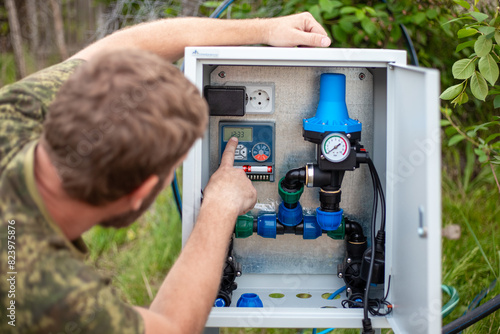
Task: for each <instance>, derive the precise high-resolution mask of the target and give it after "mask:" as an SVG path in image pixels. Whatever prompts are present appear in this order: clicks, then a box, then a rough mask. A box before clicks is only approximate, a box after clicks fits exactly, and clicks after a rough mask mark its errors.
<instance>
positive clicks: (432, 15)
mask: <svg viewBox="0 0 500 334" xmlns="http://www.w3.org/2000/svg"><path fill="white" fill-rule="evenodd" d="M425 15H427V18H428V19H429V20H434V19H435V18H436V17H437V16H438V12H437V10H435V9H428V10H427V11H426V12H425Z"/></svg>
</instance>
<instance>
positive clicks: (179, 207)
mask: <svg viewBox="0 0 500 334" xmlns="http://www.w3.org/2000/svg"><path fill="white" fill-rule="evenodd" d="M172 192H173V195H174V199H175V205H176V206H177V211H178V212H179V216H180V217H181V220H182V200H181V195H180V193H179V186H178V184H177V173H176V172H175V171H174V180H173V181H172Z"/></svg>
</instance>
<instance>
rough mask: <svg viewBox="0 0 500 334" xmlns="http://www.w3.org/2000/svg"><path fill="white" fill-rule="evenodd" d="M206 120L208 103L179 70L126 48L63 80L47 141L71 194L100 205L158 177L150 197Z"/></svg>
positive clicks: (48, 122)
mask: <svg viewBox="0 0 500 334" xmlns="http://www.w3.org/2000/svg"><path fill="white" fill-rule="evenodd" d="M207 120H208V108H207V105H206V103H205V101H204V100H203V98H202V97H201V96H200V94H199V92H198V90H197V89H196V87H195V86H194V85H192V84H191V83H190V82H189V81H188V80H187V79H186V78H185V77H184V76H183V75H182V73H181V72H180V71H179V70H178V69H177V68H175V67H174V66H173V65H171V64H169V63H168V62H166V61H165V60H163V59H161V58H159V57H158V56H156V55H153V54H150V53H147V52H144V51H136V50H121V51H114V52H109V53H105V54H101V55H100V56H98V57H96V58H94V59H92V61H90V62H89V63H87V64H84V65H82V66H81V67H80V68H79V69H78V70H77V71H76V72H75V73H74V74H73V75H72V76H71V77H70V79H69V80H68V81H67V82H65V83H64V84H63V86H62V87H61V89H60V90H59V92H58V94H57V96H56V99H55V101H54V102H53V103H52V105H51V106H50V111H49V113H48V115H47V119H46V121H45V123H44V132H43V136H42V141H41V143H42V145H43V147H44V149H45V150H46V151H47V153H48V154H49V157H50V159H51V161H52V163H53V164H54V165H55V167H56V169H57V170H58V174H59V176H60V178H61V182H62V187H63V189H64V190H65V192H66V193H67V194H68V195H69V196H70V197H72V198H74V199H76V200H80V201H83V202H86V203H88V204H91V205H93V206H102V205H105V204H108V203H111V202H113V201H116V200H117V199H119V198H122V197H123V196H127V195H129V194H131V193H132V192H133V191H134V190H136V189H137V188H139V187H140V186H141V185H142V184H143V183H144V182H146V181H147V180H148V178H150V177H151V176H154V175H156V176H158V178H159V182H157V185H156V186H155V188H154V191H153V192H152V193H154V195H153V194H152V195H151V196H150V197H152V198H148V199H147V201H145V202H151V201H152V200H153V199H154V197H155V195H156V194H157V193H158V192H159V191H160V190H161V188H162V185H163V184H164V182H165V179H166V178H167V176H168V175H170V174H171V172H172V171H173V168H174V165H175V164H177V163H178V162H179V160H180V159H181V158H182V157H183V156H184V155H185V154H186V153H187V151H188V150H189V148H190V147H191V146H192V145H193V143H194V141H195V140H196V139H197V138H200V137H201V136H202V134H203V132H204V130H205V127H206V124H207ZM145 204H146V203H144V205H145ZM142 209H143V208H141V209H140V210H138V211H142Z"/></svg>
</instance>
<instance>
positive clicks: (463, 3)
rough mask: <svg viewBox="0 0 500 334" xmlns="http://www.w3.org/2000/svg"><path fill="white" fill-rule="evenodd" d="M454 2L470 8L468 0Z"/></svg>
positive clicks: (454, 0)
mask: <svg viewBox="0 0 500 334" xmlns="http://www.w3.org/2000/svg"><path fill="white" fill-rule="evenodd" d="M453 2H454V3H456V4H457V5H460V6H462V7H464V8H465V9H470V5H469V3H468V2H467V1H464V0H453Z"/></svg>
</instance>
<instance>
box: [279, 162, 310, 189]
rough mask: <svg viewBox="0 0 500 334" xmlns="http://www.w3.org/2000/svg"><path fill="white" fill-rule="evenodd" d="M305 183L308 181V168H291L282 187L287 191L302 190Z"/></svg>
mask: <svg viewBox="0 0 500 334" xmlns="http://www.w3.org/2000/svg"><path fill="white" fill-rule="evenodd" d="M304 183H306V168H305V167H301V168H296V169H291V170H289V171H288V173H286V175H285V178H284V179H283V181H282V182H281V188H282V189H283V190H284V191H286V192H290V193H294V192H296V191H298V190H300V188H301V187H302V185H303V184H304Z"/></svg>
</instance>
